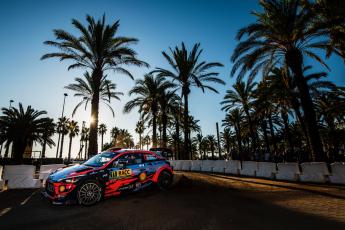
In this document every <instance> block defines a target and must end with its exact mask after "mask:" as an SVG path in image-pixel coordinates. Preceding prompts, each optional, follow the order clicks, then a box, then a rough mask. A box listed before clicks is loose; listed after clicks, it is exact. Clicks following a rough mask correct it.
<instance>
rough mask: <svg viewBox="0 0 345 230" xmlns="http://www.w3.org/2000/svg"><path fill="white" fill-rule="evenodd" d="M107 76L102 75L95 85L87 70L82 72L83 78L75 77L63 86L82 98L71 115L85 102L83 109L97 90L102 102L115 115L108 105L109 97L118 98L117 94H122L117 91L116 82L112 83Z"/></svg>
mask: <svg viewBox="0 0 345 230" xmlns="http://www.w3.org/2000/svg"><path fill="white" fill-rule="evenodd" d="M106 77H107V76H104V77H102V79H101V83H100V86H99V87H97V86H96V84H95V82H94V81H93V80H94V79H93V78H92V76H90V74H89V72H86V73H85V74H84V79H82V78H76V79H75V81H76V83H73V84H69V85H68V86H65V88H66V89H69V90H72V91H75V92H76V93H75V94H74V96H75V97H82V100H81V101H80V102H79V103H78V104H77V106H76V107H75V108H74V110H73V112H72V116H74V114H75V113H76V112H77V110H78V108H79V107H80V106H82V105H83V104H85V110H86V108H87V106H88V104H89V103H90V102H91V101H92V97H93V95H94V94H95V92H96V91H97V90H98V91H99V99H100V101H101V102H103V103H104V104H105V105H106V106H107V107H108V108H109V109H110V111H111V112H112V115H113V117H114V116H115V112H114V110H113V108H112V107H111V105H110V102H111V99H116V100H120V98H119V96H120V95H123V93H122V92H117V91H115V90H116V84H114V83H112V82H111V81H110V80H108V79H106Z"/></svg>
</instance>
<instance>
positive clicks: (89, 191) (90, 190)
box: [78, 181, 102, 206]
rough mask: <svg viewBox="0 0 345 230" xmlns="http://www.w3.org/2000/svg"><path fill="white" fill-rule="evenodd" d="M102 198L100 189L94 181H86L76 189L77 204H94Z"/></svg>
mask: <svg viewBox="0 0 345 230" xmlns="http://www.w3.org/2000/svg"><path fill="white" fill-rule="evenodd" d="M101 198H102V187H101V186H100V185H99V184H98V183H97V182H96V181H87V182H85V183H84V184H82V185H81V186H80V188H79V189H78V203H79V204H81V205H84V206H90V205H94V204H96V203H97V202H98V201H100V200H101Z"/></svg>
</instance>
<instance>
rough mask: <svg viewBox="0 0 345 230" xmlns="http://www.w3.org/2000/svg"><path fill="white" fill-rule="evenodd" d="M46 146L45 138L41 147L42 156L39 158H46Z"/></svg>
mask: <svg viewBox="0 0 345 230" xmlns="http://www.w3.org/2000/svg"><path fill="white" fill-rule="evenodd" d="M46 146H47V138H46V137H44V140H43V145H42V156H41V158H45V157H46Z"/></svg>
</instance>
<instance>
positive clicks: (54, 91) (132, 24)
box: [0, 0, 345, 156]
mask: <svg viewBox="0 0 345 230" xmlns="http://www.w3.org/2000/svg"><path fill="white" fill-rule="evenodd" d="M254 9H256V10H258V9H259V8H258V4H257V1H256V0H250V1H248V0H247V1H235V0H224V1H221V0H209V1H206V0H205V1H202V0H189V1H187V0H185V1H181V0H174V1H159V0H157V1H155V0H145V1H139V0H127V1H117V0H99V1H86V0H84V1H81V0H79V1H63V0H61V1H48V0H45V1H33V0H28V1H18V0H12V1H3V0H2V1H0V19H1V21H2V25H1V29H0V38H1V40H0V41H1V43H0V69H1V72H0V106H1V107H6V106H8V105H9V100H10V99H13V100H14V101H15V106H17V103H18V102H22V103H23V104H24V105H25V106H27V105H32V106H33V107H34V108H35V109H38V110H46V111H47V112H48V115H49V116H50V117H53V118H54V119H57V118H58V117H59V116H60V115H61V108H62V100H63V93H65V92H67V93H68V94H69V97H67V100H66V110H65V111H66V115H67V116H69V117H70V116H71V113H72V110H73V108H74V106H75V105H76V104H77V103H78V100H77V99H75V98H73V96H72V95H73V93H72V92H68V91H67V90H65V89H64V88H63V87H64V86H66V85H68V84H70V83H71V82H73V80H74V78H75V77H80V76H82V74H83V72H84V71H83V70H71V71H67V66H68V63H61V62H59V61H58V60H56V59H50V60H44V61H40V57H41V56H42V55H43V54H45V53H47V52H49V51H53V50H54V49H51V48H49V47H47V46H45V45H43V42H44V41H45V40H51V39H53V38H54V37H53V33H52V30H53V29H64V30H67V31H69V32H72V33H75V32H76V31H75V29H74V28H73V27H72V26H71V19H72V18H76V19H78V20H80V21H82V22H85V15H86V14H90V15H92V16H94V17H95V18H99V17H101V16H102V15H103V13H105V14H106V19H107V20H108V22H113V21H115V20H118V19H119V20H120V29H119V35H124V36H131V37H136V38H138V39H139V40H140V42H139V44H138V45H136V46H135V47H134V48H135V49H136V51H137V52H138V54H139V58H141V59H142V60H144V61H146V62H148V63H149V64H150V65H151V69H152V68H154V67H167V64H166V63H165V61H164V59H163V58H162V55H161V51H162V50H167V49H168V47H170V46H175V45H178V44H180V43H181V42H182V41H184V42H185V43H186V44H187V45H188V46H189V47H190V46H191V45H192V44H194V43H195V42H200V43H201V46H202V48H203V49H204V53H203V56H202V59H204V60H207V61H218V62H221V63H223V64H224V65H225V67H224V68H221V69H218V70H219V72H220V77H221V78H222V79H223V80H224V81H225V82H226V83H227V85H226V86H217V89H218V90H219V92H220V94H219V95H216V94H214V93H211V92H208V93H207V94H202V93H201V91H200V90H198V89H193V91H192V94H191V97H190V111H191V114H192V115H194V116H195V118H196V119H199V120H200V123H199V124H200V125H201V127H202V132H203V134H204V135H207V134H215V123H216V122H221V120H222V119H223V117H224V115H225V114H224V112H222V111H220V108H221V106H220V105H219V102H220V101H221V100H222V98H223V96H224V93H225V90H226V89H228V88H230V86H231V85H232V84H233V82H234V79H232V78H230V76H229V72H230V69H231V66H232V64H231V62H230V56H231V54H232V50H233V49H234V47H235V45H236V43H237V42H236V40H235V38H234V37H235V34H236V32H237V30H238V29H240V28H241V27H243V26H244V25H246V24H248V23H250V22H253V20H254V17H253V16H251V15H250V11H252V10H254ZM327 63H328V64H329V66H330V67H331V69H332V71H331V72H330V75H329V79H330V80H332V81H334V82H336V83H337V84H339V85H345V65H344V64H343V63H342V62H341V60H340V59H339V58H338V57H332V58H331V59H329V60H327ZM129 69H130V70H131V71H132V73H133V74H134V76H135V78H141V77H142V76H143V74H144V73H147V72H149V71H150V70H151V69H145V68H135V67H132V68H129ZM320 69H321V68H320V66H318V65H316V64H315V70H320ZM108 75H109V77H110V78H111V79H112V80H113V81H114V82H115V83H116V84H117V89H118V91H122V92H124V93H125V96H123V97H122V99H121V102H117V101H116V102H113V103H112V106H113V108H114V110H115V112H116V116H115V118H113V117H112V115H111V112H110V111H109V110H107V108H105V107H103V106H101V108H100V122H102V123H105V124H106V125H107V126H108V129H110V128H111V127H113V126H115V125H116V126H118V127H120V128H127V129H129V130H130V132H131V133H132V134H133V136H134V138H135V140H136V141H137V140H138V136H137V134H135V133H134V129H135V123H136V122H137V120H138V118H139V115H138V113H137V112H136V111H133V112H131V113H130V114H123V113H122V110H123V106H124V104H125V103H126V102H127V101H128V100H130V98H129V97H128V95H127V92H128V90H129V89H130V88H131V87H133V85H134V81H132V80H130V79H129V78H128V77H126V76H121V75H119V74H114V73H111V72H110V73H108ZM89 114H90V111H89V110H87V111H84V110H83V109H80V110H79V112H77V114H76V116H75V117H74V119H75V120H77V121H79V122H80V125H81V121H83V120H86V121H88V120H89ZM109 138H110V136H109V132H108V134H107V135H106V137H105V141H108V140H109ZM77 139H78V138H76V139H75V140H74V145H73V153H72V156H75V155H76V153H77V152H78V145H79V142H78V141H77ZM64 145H65V151H64V152H65V153H67V148H68V147H67V146H68V142H67V141H66V143H65V144H64ZM35 149H36V150H40V149H41V147H40V146H36V147H35ZM54 152H55V149H53V150H48V156H53V155H54V154H55V153H54Z"/></svg>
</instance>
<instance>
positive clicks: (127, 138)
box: [116, 129, 134, 148]
mask: <svg viewBox="0 0 345 230" xmlns="http://www.w3.org/2000/svg"><path fill="white" fill-rule="evenodd" d="M116 146H120V147H121V148H132V147H133V146H134V141H133V137H132V135H131V134H130V133H129V132H128V130H127V129H120V130H119V134H118V138H117V143H116Z"/></svg>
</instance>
